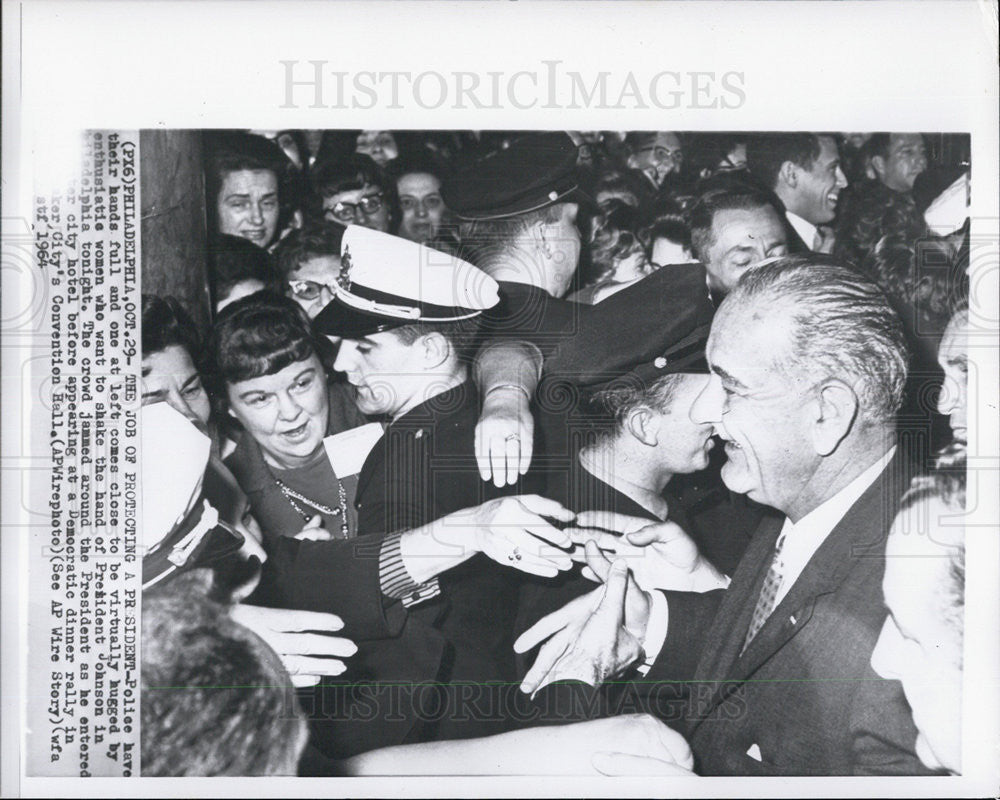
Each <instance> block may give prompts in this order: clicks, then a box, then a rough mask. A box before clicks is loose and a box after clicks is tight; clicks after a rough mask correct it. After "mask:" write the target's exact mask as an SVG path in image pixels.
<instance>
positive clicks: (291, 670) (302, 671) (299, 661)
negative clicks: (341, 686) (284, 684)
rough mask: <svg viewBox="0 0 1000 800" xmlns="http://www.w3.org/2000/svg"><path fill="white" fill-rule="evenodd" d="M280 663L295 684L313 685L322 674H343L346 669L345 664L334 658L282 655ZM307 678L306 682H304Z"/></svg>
mask: <svg viewBox="0 0 1000 800" xmlns="http://www.w3.org/2000/svg"><path fill="white" fill-rule="evenodd" d="M281 663H282V664H284V665H285V669H286V670H288V674H289V675H291V676H292V683H294V684H295V685H296V686H314V685H315V684H317V683H319V679H320V678H321V677H323V676H324V675H343V674H344V673H345V672H346V671H347V665H346V664H345V663H344V662H343V661H340V660H338V659H336V658H313V657H312V656H300V655H283V656H281ZM307 680H308V681H309V682H308V683H306V682H305V681H307Z"/></svg>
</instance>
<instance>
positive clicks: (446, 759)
mask: <svg viewBox="0 0 1000 800" xmlns="http://www.w3.org/2000/svg"><path fill="white" fill-rule="evenodd" d="M607 751H614V754H613V755H614V756H617V757H618V758H619V759H621V758H622V757H630V758H634V759H637V760H641V761H642V763H643V764H644V765H646V768H647V770H648V769H649V768H650V765H655V774H660V775H663V774H669V775H689V774H691V773H690V771H689V770H690V769H691V768H692V767H693V765H694V760H693V758H692V756H691V750H690V748H689V747H688V745H687V742H685V741H684V738H683V737H682V736H681V735H680V734H679V733H676V732H675V731H672V730H671V729H670V728H668V727H667V726H666V725H664V724H663V723H662V722H659V721H658V720H656V719H654V718H653V717H650V716H648V715H645V714H628V715H621V716H617V717H610V718H608V719H599V720H593V721H588V722H578V723H575V724H572V725H560V726H553V727H542V728H527V729H525V730H520V731H512V732H510V733H501V734H499V735H497V736H487V737H485V738H481V739H465V740H462V741H449V742H428V743H426V744H410V745H400V746H398V747H386V748H383V749H381V750H373V751H371V752H368V753H363V754H362V755H360V756H355V757H354V758H350V759H347V760H346V761H343V762H341V766H342V768H343V771H344V773H345V774H347V775H593V774H601V767H602V766H603V765H604V764H609V763H610V764H613V763H614V761H613V760H609V758H608V756H610V755H612V754H611V753H609V752H607ZM554 754H557V755H554ZM605 774H607V771H606V770H605ZM645 774H650V772H646V773H645Z"/></svg>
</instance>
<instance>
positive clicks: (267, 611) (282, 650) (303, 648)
mask: <svg viewBox="0 0 1000 800" xmlns="http://www.w3.org/2000/svg"><path fill="white" fill-rule="evenodd" d="M229 614H230V616H231V617H232V618H233V619H234V620H235V621H236V622H238V623H239V624H240V625H243V626H245V627H247V628H249V629H250V630H252V631H253V632H254V633H256V634H257V635H258V636H259V637H260V638H261V639H263V640H264V641H265V642H266V643H267V644H268V645H270V646H271V649H272V650H274V651H275V652H276V653H277V654H278V656H279V657H280V658H281V662H282V664H284V665H285V669H286V670H288V674H289V675H291V677H292V683H293V684H295V685H296V686H315V685H316V684H317V683H319V681H320V678H321V677H323V676H324V675H340V674H341V673H343V672H344V671H345V670H346V669H347V666H346V665H345V664H344V662H343V661H341V660H340V659H342V658H347V657H348V656H353V655H354V654H355V653H356V652H357V651H358V648H357V646H356V645H355V644H354V642H352V641H351V640H350V639H345V638H343V637H341V636H329V635H327V634H326V633H315V631H330V632H333V631H339V630H341V629H342V628H343V627H344V623H343V621H342V620H341V619H340V617H338V616H337V615H336V614H324V613H321V612H318V611H299V610H296V609H286V608H264V607H263V606H249V605H244V604H242V603H237V604H236V605H234V606H232V607H231V608H230V611H229Z"/></svg>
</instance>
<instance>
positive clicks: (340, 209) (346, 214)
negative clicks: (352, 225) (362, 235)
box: [324, 193, 384, 222]
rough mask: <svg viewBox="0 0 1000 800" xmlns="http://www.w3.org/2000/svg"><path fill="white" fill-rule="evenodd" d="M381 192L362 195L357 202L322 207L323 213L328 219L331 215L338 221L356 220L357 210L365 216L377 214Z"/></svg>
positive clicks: (380, 208) (380, 206)
mask: <svg viewBox="0 0 1000 800" xmlns="http://www.w3.org/2000/svg"><path fill="white" fill-rule="evenodd" d="M383 205H384V204H383V202H382V194H381V193H379V194H370V195H368V196H367V197H362V198H361V200H359V201H358V202H357V203H337V204H336V205H335V206H334V207H333V208H327V209H324V215H325V216H326V217H327V219H329V218H330V217H333V218H334V219H335V220H337V221H338V222H357V221H358V210H359V209H360V210H361V214H362V215H363V216H365V217H370V216H371V215H372V214H377V213H378V212H379V211H381V210H382V206H383Z"/></svg>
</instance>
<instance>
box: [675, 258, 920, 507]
mask: <svg viewBox="0 0 1000 800" xmlns="http://www.w3.org/2000/svg"><path fill="white" fill-rule="evenodd" d="M707 359H708V363H709V366H710V368H711V371H712V379H711V381H710V382H709V385H708V387H707V388H706V390H705V391H704V392H703V393H702V395H701V397H699V398H698V400H697V401H696V402H695V408H694V410H693V412H692V416H693V418H694V419H695V420H696V421H706V422H711V423H712V424H713V425H714V427H715V432H716V434H718V435H719V436H720V437H721V438H722V440H723V441H724V442H725V447H726V456H727V461H726V464H725V466H724V467H723V468H722V479H723V481H724V482H725V484H726V485H727V486H728V487H729V488H730V489H731V490H732V491H734V492H737V493H740V494H746V495H748V496H749V497H750V498H751V499H752V500H755V501H757V502H759V503H763V504H765V505H769V506H771V507H772V508H776V509H778V510H780V511H782V512H784V513H785V514H786V515H787V516H788V517H789V518H790V519H791V520H792V522H793V523H794V522H796V521H797V520H798V519H800V518H801V517H802V516H804V515H805V514H806V513H808V512H809V511H811V510H813V509H814V508H816V507H817V506H818V505H820V504H821V503H822V502H823V501H825V500H826V499H828V497H829V496H832V492H831V487H832V486H835V485H836V484H837V483H838V482H843V479H844V476H845V475H847V474H850V473H852V472H853V473H855V474H856V472H857V471H859V470H862V469H864V468H865V467H866V466H871V465H872V464H873V463H875V461H876V460H877V459H878V458H879V457H880V456H882V455H883V454H884V453H886V452H887V451H888V449H889V446H890V443H891V441H892V432H893V427H894V418H895V415H896V412H897V411H898V410H899V407H900V405H901V403H902V398H903V387H904V384H905V381H906V371H907V350H906V344H905V340H904V338H903V329H902V324H901V323H900V320H899V318H898V317H897V316H896V313H895V312H894V311H893V310H892V308H891V307H890V305H889V302H888V300H887V299H886V297H885V294H884V293H883V292H882V290H881V289H880V288H879V287H878V286H877V285H876V284H875V283H874V282H873V281H871V280H870V279H869V278H867V277H865V276H863V275H862V274H861V273H859V272H857V271H855V270H853V269H851V268H848V267H844V266H842V265H840V264H838V263H837V262H836V261H834V260H833V259H830V258H829V257H824V256H819V255H816V254H810V255H803V256H788V257H785V258H781V259H777V260H775V261H773V262H770V263H768V264H764V265H761V266H758V267H756V268H755V269H752V270H750V271H748V272H747V273H746V274H745V275H744V276H743V277H742V278H741V280H740V282H739V284H737V287H736V288H735V289H734V290H733V292H731V293H730V294H729V296H728V297H727V298H726V300H725V301H724V302H723V303H722V305H721V306H720V307H719V309H718V311H717V312H716V315H715V319H714V321H713V323H712V332H711V335H710V337H709V341H708V348H707Z"/></svg>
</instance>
